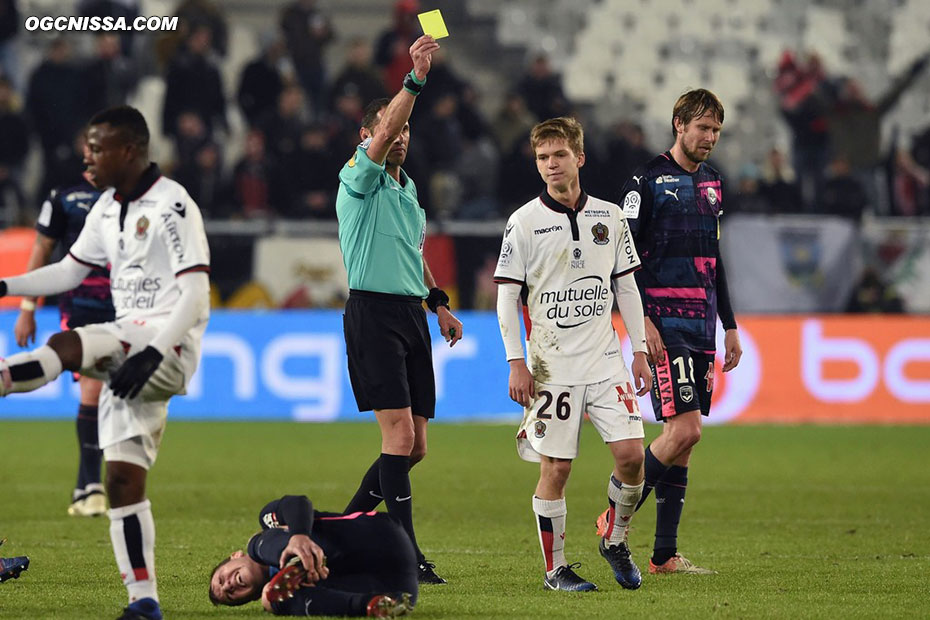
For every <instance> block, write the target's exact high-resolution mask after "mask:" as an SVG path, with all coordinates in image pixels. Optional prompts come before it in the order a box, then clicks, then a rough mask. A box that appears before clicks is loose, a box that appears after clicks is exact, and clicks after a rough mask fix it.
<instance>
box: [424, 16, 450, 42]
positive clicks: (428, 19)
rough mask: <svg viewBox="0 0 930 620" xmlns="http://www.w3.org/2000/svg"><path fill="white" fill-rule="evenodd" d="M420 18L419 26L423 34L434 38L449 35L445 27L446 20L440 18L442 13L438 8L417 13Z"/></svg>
mask: <svg viewBox="0 0 930 620" xmlns="http://www.w3.org/2000/svg"><path fill="white" fill-rule="evenodd" d="M417 17H419V18H420V26H421V27H422V28H423V34H428V35H430V36H431V37H433V38H434V39H441V38H443V37H448V36H449V31H448V30H447V29H446V22H444V21H443V19H442V13H441V12H440V11H439V9H435V10H433V11H427V12H426V13H420V14H419V15H417Z"/></svg>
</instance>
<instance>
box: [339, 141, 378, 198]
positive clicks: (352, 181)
mask: <svg viewBox="0 0 930 620" xmlns="http://www.w3.org/2000/svg"><path fill="white" fill-rule="evenodd" d="M370 141H371V139H370V138H369V139H368V140H365V141H364V142H362V143H361V144H359V145H358V147H357V148H356V149H355V154H353V155H352V158H351V159H349V161H347V162H346V163H345V165H344V166H343V167H342V170H340V171H339V181H340V182H341V183H342V184H344V185H345V186H346V189H348V190H349V192H350V194H355V195H356V197H357V198H360V197H363V196H365V195H366V194H369V193H371V192H372V191H374V190H375V189H377V188H378V186H379V185H380V183H381V175H382V173H383V172H384V164H381V165H378V164H376V163H375V162H373V161H371V160H370V159H368V150H367V149H368V144H369V143H370Z"/></svg>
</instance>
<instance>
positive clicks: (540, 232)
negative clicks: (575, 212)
mask: <svg viewBox="0 0 930 620" xmlns="http://www.w3.org/2000/svg"><path fill="white" fill-rule="evenodd" d="M560 230H562V227H561V226H559V225H558V224H555V225H553V226H549V227H548V228H537V229H535V230H534V231H533V234H534V235H545V234H546V233H551V232H558V231H560Z"/></svg>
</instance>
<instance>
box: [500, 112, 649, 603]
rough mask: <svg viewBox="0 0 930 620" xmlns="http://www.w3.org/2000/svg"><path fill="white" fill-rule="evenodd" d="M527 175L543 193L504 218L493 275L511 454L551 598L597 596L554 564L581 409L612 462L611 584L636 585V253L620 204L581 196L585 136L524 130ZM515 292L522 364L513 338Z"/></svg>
mask: <svg viewBox="0 0 930 620" xmlns="http://www.w3.org/2000/svg"><path fill="white" fill-rule="evenodd" d="M530 142H531V144H532V147H533V152H534V154H535V156H536V168H537V170H538V171H539V174H540V175H541V176H542V178H543V181H545V183H546V190H545V191H544V192H543V193H542V194H540V195H539V197H537V198H534V199H533V200H531V201H530V202H528V203H526V204H525V205H523V206H522V207H521V208H519V209H518V210H517V211H516V212H514V214H513V215H512V216H511V217H510V220H509V221H508V222H507V228H506V230H505V231H504V239H503V244H502V246H501V254H500V258H499V260H498V263H497V269H496V271H495V273H494V281H495V282H497V283H498V292H497V315H498V319H499V321H500V328H501V336H502V337H503V340H504V348H505V351H506V353H507V361H508V362H509V363H510V380H509V391H510V398H512V399H513V400H514V401H516V402H517V403H520V404H521V405H523V407H524V416H523V423H522V424H521V425H520V430H519V432H518V435H517V449H518V452H519V454H520V456H521V457H522V458H523V459H525V460H529V461H538V462H539V463H540V475H539V483H538V484H537V486H536V493H535V495H534V496H533V512H534V513H535V514H536V524H537V530H538V533H539V540H540V545H541V547H542V552H543V558H544V560H545V564H546V577H545V580H544V584H545V586H546V587H547V588H549V589H551V590H574V591H590V590H596V589H597V586H595V585H594V584H593V583H591V582H590V581H587V580H585V579H583V578H581V577H579V576H578V575H577V574H576V573H575V572H574V570H573V569H574V568H576V567H577V564H571V565H570V564H568V562H567V561H566V559H565V553H564V545H565V517H566V512H567V511H566V504H565V485H566V483H567V481H568V476H569V473H570V472H571V466H572V459H574V458H575V457H576V456H577V455H578V442H579V439H580V433H581V424H582V421H583V419H584V414H585V413H586V412H587V413H588V415H589V417H590V419H591V421H592V422H593V423H594V426H595V427H596V428H597V430H598V432H599V433H600V434H601V437H603V439H604V441H605V442H606V443H607V445H608V447H609V448H610V451H611V453H612V454H613V457H614V463H615V466H614V469H613V472H612V473H611V476H610V479H609V481H608V485H607V502H608V510H609V515H610V519H609V521H610V523H609V527H608V528H607V531H606V533H605V535H604V537H603V538H602V539H601V541H600V543H599V550H600V553H601V555H602V556H603V557H604V558H605V559H606V560H607V562H608V564H609V565H610V567H611V569H612V570H613V573H614V577H615V578H616V580H617V582H618V583H619V584H620V585H621V586H623V587H624V588H627V589H635V588H638V587H639V586H640V584H641V583H642V578H641V576H640V572H639V569H638V568H637V567H636V564H634V563H633V561H632V558H631V557H630V550H629V547H628V545H627V542H626V539H627V529H628V526H629V521H630V518H631V517H632V516H633V511H634V508H635V506H636V503H637V501H638V500H639V497H640V495H641V494H642V489H643V441H642V440H643V423H642V417H641V415H640V411H639V405H638V403H637V401H636V395H637V394H638V395H643V394H645V393H646V392H647V391H648V389H649V387H650V385H651V383H652V373H651V371H650V369H649V365H648V363H647V361H646V355H645V351H646V344H645V328H644V326H643V309H642V302H641V301H640V296H639V291H638V290H637V288H636V283H635V281H634V279H633V275H632V274H633V272H634V271H635V270H636V269H638V268H639V256H638V255H637V253H636V248H635V247H634V246H633V240H632V237H631V236H630V231H629V228H628V227H627V225H626V220H625V219H624V217H623V214H622V212H621V210H620V208H619V207H618V206H617V205H615V204H613V203H610V202H606V201H603V200H599V199H597V198H593V197H591V196H588V195H587V194H585V193H584V192H583V191H582V189H581V185H580V182H579V178H578V177H579V170H580V168H581V167H582V166H583V165H584V161H585V155H584V133H583V130H582V127H581V125H580V124H579V123H578V121H576V120H575V119H572V118H564V117H563V118H555V119H550V120H547V121H544V122H542V123H540V124H539V125H537V126H536V127H534V128H533V131H532V133H531V136H530ZM611 289H613V294H614V296H615V297H616V299H617V305H618V307H619V309H620V314H621V316H622V318H623V322H624V325H625V326H626V329H627V332H629V334H630V339H631V342H632V345H633V365H632V371H633V373H632V374H633V379H634V380H635V384H634V383H633V381H631V379H630V374H629V373H628V372H627V369H626V367H625V366H624V363H623V358H622V356H621V353H620V342H619V339H618V338H617V334H616V332H614V329H613V325H612V323H611V308H612V305H613V299H612V298H611ZM521 291H522V295H523V303H525V304H526V313H525V316H526V317H527V322H526V333H527V340H528V347H527V348H528V358H529V366H527V363H526V358H524V353H523V345H522V342H521V338H520V325H519V317H520V314H521Z"/></svg>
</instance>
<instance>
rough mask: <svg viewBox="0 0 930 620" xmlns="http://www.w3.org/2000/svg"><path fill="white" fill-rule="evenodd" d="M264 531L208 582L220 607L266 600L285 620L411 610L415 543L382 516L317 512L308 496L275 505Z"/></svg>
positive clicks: (267, 510) (264, 514)
mask: <svg viewBox="0 0 930 620" xmlns="http://www.w3.org/2000/svg"><path fill="white" fill-rule="evenodd" d="M258 520H259V523H260V524H261V527H262V531H261V532H259V533H258V534H255V535H254V536H253V537H252V538H251V539H250V540H249V544H248V547H247V551H246V552H243V551H241V550H239V551H235V552H234V553H233V554H232V555H230V556H229V557H228V558H226V559H225V560H223V561H222V562H220V564H219V565H218V566H217V567H216V568H214V569H213V573H212V574H211V575H210V600H211V601H213V604H214V605H243V604H245V603H248V602H249V601H254V600H258V599H261V601H262V606H263V607H264V608H265V610H266V611H270V612H272V613H274V614H276V615H280V616H370V617H376V618H393V617H395V616H402V615H404V614H406V613H407V612H409V611H411V610H412V609H413V606H414V604H415V603H416V599H417V560H416V555H415V553H414V550H413V544H411V542H410V537H409V536H407V533H406V532H405V531H404V529H403V528H402V527H401V526H400V525H399V524H398V523H397V521H396V520H395V519H394V518H393V517H391V516H389V515H387V514H385V513H380V512H364V513H363V512H356V513H352V514H341V513H331V512H315V511H314V509H313V504H312V503H311V502H310V500H309V499H308V498H307V497H305V496H303V495H299V496H298V495H285V496H284V497H281V498H280V499H276V500H274V501H272V502H269V503H268V504H267V505H266V506H265V507H264V508H262V510H261V512H260V513H259V517H258Z"/></svg>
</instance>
